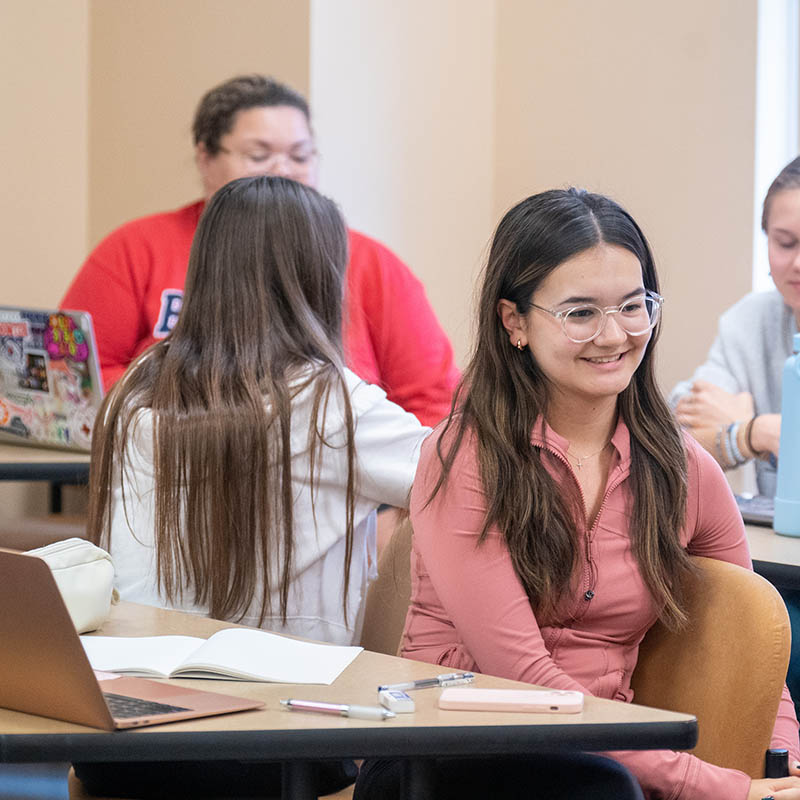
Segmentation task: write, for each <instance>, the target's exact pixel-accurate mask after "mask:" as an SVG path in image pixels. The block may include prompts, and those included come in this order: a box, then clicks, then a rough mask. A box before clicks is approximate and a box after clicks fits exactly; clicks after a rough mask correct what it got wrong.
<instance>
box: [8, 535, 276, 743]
mask: <svg viewBox="0 0 800 800" xmlns="http://www.w3.org/2000/svg"><path fill="white" fill-rule="evenodd" d="M263 705H264V704H263V703H262V702H260V701H258V700H251V699H249V698H245V697H232V696H229V695H224V694H218V693H217V692H206V691H200V690H198V689H187V688H184V687H181V686H177V685H176V684H173V683H159V682H157V681H150V680H144V679H142V678H123V677H113V678H111V679H109V680H100V681H98V679H97V677H96V676H95V674H94V672H93V670H92V667H91V666H90V664H89V661H88V659H87V658H86V653H85V652H84V650H83V647H82V646H81V640H80V637H79V636H78V634H77V632H76V630H75V626H74V625H73V624H72V620H71V619H70V616H69V612H68V611H67V608H66V606H65V605H64V601H63V600H62V598H61V594H60V592H59V591H58V587H57V586H56V582H55V579H54V578H53V573H52V572H51V571H50V567H48V566H47V564H46V563H45V562H44V561H43V560H42V559H41V558H38V557H37V556H31V555H28V554H26V553H18V552H15V551H12V550H2V549H0V707H3V708H10V709H13V710H14V711H24V712H26V713H28V714H39V715H40V716H43V717H52V718H54V719H61V720H65V721H67V722H76V723H79V724H81V725H89V726H91V727H94V728H104V729H105V730H114V729H116V728H134V727H139V726H142V725H158V724H161V723H164V722H173V721H176V720H181V719H191V718H193V717H207V716H211V715H213V714H227V713H230V712H232V711H245V710H247V709H253V708H260V707H262V706H263Z"/></svg>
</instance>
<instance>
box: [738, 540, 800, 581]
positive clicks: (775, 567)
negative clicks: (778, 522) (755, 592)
mask: <svg viewBox="0 0 800 800" xmlns="http://www.w3.org/2000/svg"><path fill="white" fill-rule="evenodd" d="M745 532H746V533H747V541H748V543H749V545H750V557H751V558H752V559H753V569H755V571H756V572H757V573H758V574H759V575H763V577H765V578H766V579H767V580H768V581H769V582H770V583H772V584H773V585H774V586H777V587H780V588H786V589H800V537H795V536H781V535H780V534H778V533H775V531H773V530H772V529H771V528H766V527H763V526H760V525H746V526H745Z"/></svg>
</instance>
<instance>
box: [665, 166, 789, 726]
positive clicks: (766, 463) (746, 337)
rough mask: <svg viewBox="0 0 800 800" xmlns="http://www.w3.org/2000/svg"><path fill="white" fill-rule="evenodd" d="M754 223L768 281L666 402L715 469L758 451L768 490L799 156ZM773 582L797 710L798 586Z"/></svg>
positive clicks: (772, 477) (734, 310)
mask: <svg viewBox="0 0 800 800" xmlns="http://www.w3.org/2000/svg"><path fill="white" fill-rule="evenodd" d="M761 227H762V228H763V230H764V232H765V233H766V234H767V247H768V253H769V266H770V275H771V276H772V280H773V282H774V283H775V289H774V290H773V291H769V292H760V293H754V294H748V295H747V296H746V297H743V298H742V299H741V300H740V301H739V302H738V303H736V304H735V305H734V306H732V307H731V308H729V309H728V310H727V311H726V312H725V313H724V314H723V315H722V316H721V317H720V320H719V331H718V333H717V338H716V339H715V340H714V344H713V345H711V350H710V351H709V353H708V358H707V359H706V362H705V363H704V364H701V365H700V366H699V367H698V368H697V369H696V370H695V373H694V375H693V376H692V379H691V380H689V381H683V382H681V383H679V384H678V385H677V386H676V387H675V388H674V389H673V390H672V393H671V394H670V404H671V405H672V406H673V407H674V408H675V414H676V416H677V418H678V422H680V424H681V425H683V427H684V428H686V429H687V430H689V432H690V433H691V434H692V435H693V436H694V437H695V438H696V439H697V440H698V441H699V442H700V444H702V445H703V447H705V449H706V450H708V451H709V453H711V455H713V456H714V458H716V459H717V461H718V462H719V463H720V465H721V466H722V468H723V469H728V468H730V467H734V466H738V465H739V464H744V463H745V462H746V461H748V460H750V459H751V458H756V459H758V460H757V462H756V476H757V480H758V491H759V492H760V493H761V494H765V495H769V496H770V497H774V495H775V483H776V467H777V457H778V445H779V443H780V431H781V416H780V411H781V377H782V370H783V364H784V362H785V361H786V359H787V357H788V356H789V355H790V354H791V353H792V337H793V336H794V334H795V333H797V328H798V323H800V157H798V158H795V159H794V160H793V161H791V162H790V163H789V164H787V165H786V166H785V167H784V168H783V169H782V170H781V172H780V173H779V175H778V177H777V178H775V180H774V181H773V182H772V185H771V186H770V187H769V190H768V191H767V196H766V198H765V199H764V210H763V212H762V215H761ZM798 413H800V409H798ZM777 588H778V591H779V592H780V593H781V596H782V597H783V600H784V602H785V603H786V608H787V610H788V611H789V619H790V621H791V626H792V651H791V655H790V659H789V672H788V674H787V676H786V685H787V686H788V687H789V691H790V693H791V695H792V698H793V699H794V701H795V709H796V710H797V711H798V712H800V592H799V591H797V590H795V589H791V588H786V587H782V586H778V587H777Z"/></svg>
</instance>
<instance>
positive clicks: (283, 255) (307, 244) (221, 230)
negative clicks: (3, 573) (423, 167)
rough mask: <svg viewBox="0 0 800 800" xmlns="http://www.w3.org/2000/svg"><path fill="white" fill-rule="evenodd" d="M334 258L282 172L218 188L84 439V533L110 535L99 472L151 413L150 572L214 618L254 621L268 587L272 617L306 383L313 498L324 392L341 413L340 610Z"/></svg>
mask: <svg viewBox="0 0 800 800" xmlns="http://www.w3.org/2000/svg"><path fill="white" fill-rule="evenodd" d="M346 264H347V234H346V230H345V227H344V222H343V220H342V218H341V215H340V214H339V211H338V210H337V208H336V206H335V205H334V203H333V202H332V201H330V200H328V199H326V198H324V197H322V196H321V195H320V194H318V193H317V192H316V191H314V190H313V189H310V188H308V187H307V186H303V185H301V184H299V183H295V182H294V181H289V180H285V179H283V178H275V177H267V176H260V177H256V178H242V179H240V180H236V181H233V182H232V183H229V184H227V185H226V186H224V187H223V188H222V189H220V190H219V191H218V192H217V193H216V194H215V195H214V196H213V197H212V198H211V200H210V201H209V203H208V205H207V207H206V208H205V211H204V212H203V215H202V217H201V219H200V223H199V225H198V228H197V232H196V234H195V237H194V241H193V243H192V250H191V255H190V258H189V269H188V273H187V278H186V289H185V294H184V298H183V307H182V309H181V313H180V316H179V318H178V322H177V324H176V325H175V328H174V330H173V331H172V333H171V334H170V335H169V336H168V337H167V338H166V339H164V340H163V341H161V342H158V343H157V344H154V345H153V346H152V347H150V348H149V349H148V350H146V351H145V352H144V353H143V354H142V355H141V356H140V357H139V358H137V359H136V360H135V361H134V362H133V363H132V364H131V366H130V367H129V369H128V371H127V372H126V373H125V375H124V376H123V377H122V378H121V379H120V381H119V382H118V383H117V384H116V385H115V386H114V388H113V389H112V390H111V392H110V393H109V394H108V396H107V397H106V399H105V401H104V403H103V405H102V407H101V409H100V411H99V413H98V416H97V421H96V423H95V430H94V434H93V437H92V466H91V476H90V484H91V495H90V496H91V499H90V506H89V533H90V537H91V539H92V540H93V541H95V542H100V543H103V544H106V545H108V543H109V542H110V535H111V508H110V504H111V498H112V482H113V479H114V474H115V473H114V470H115V469H124V468H125V462H124V457H125V451H126V445H128V443H129V441H130V439H131V437H132V436H134V435H135V428H136V424H137V421H138V419H139V417H140V416H141V414H142V411H143V410H145V409H147V410H151V411H152V418H153V436H152V447H153V468H154V481H155V497H154V507H155V512H154V513H155V517H154V520H155V553H156V569H157V579H158V585H159V587H160V589H161V590H162V591H163V593H164V594H165V596H166V597H167V599H168V600H169V601H170V602H174V601H175V599H176V598H177V597H179V596H181V595H182V594H183V593H184V592H185V591H187V590H188V591H191V592H193V596H194V600H195V602H196V603H198V604H200V605H205V606H207V607H208V609H209V612H210V613H211V615H212V616H214V617H217V618H220V619H231V618H241V617H242V616H243V615H244V614H245V613H246V612H247V610H248V608H249V607H250V606H251V604H256V605H260V620H261V621H262V622H263V620H264V618H265V617H266V616H267V615H268V614H270V613H272V608H271V600H270V594H271V592H272V591H278V593H279V596H280V614H281V616H282V618H283V620H284V622H285V619H286V607H287V598H288V592H289V582H290V578H291V574H292V556H293V544H294V536H293V532H294V523H293V513H292V503H293V496H292V486H291V478H292V474H291V456H292V453H291V450H290V430H291V421H292V397H293V395H294V394H295V393H297V392H299V391H301V390H303V389H306V388H308V387H311V390H312V391H313V395H312V397H313V402H312V414H311V422H310V425H309V430H308V450H309V453H310V458H311V475H310V476H309V480H310V481H311V487H312V501H313V496H314V490H315V484H314V475H315V464H316V465H317V466H318V465H319V455H320V448H321V447H323V446H324V443H325V414H326V407H327V404H328V402H329V401H330V400H331V399H332V397H334V396H335V395H337V394H338V395H340V397H341V404H342V407H343V409H344V420H345V429H346V437H347V456H348V459H347V460H348V474H347V494H346V497H347V500H346V540H345V550H346V558H345V564H344V576H345V588H344V597H343V598H342V602H343V604H344V602H345V598H346V596H347V587H348V583H349V577H350V561H351V555H352V546H353V515H354V503H355V501H354V496H355V477H354V476H355V453H354V446H353V424H354V423H353V415H352V409H351V406H350V397H349V393H348V390H347V385H346V382H345V376H344V362H343V357H342V345H341V328H342V293H343V286H344V273H345V267H346ZM124 485H125V484H124V482H123V488H124ZM123 502H124V495H123ZM134 533H135V532H134ZM259 587H260V594H259Z"/></svg>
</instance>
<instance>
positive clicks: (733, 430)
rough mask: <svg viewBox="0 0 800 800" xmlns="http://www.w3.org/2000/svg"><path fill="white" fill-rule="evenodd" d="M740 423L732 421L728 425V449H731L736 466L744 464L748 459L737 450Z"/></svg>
mask: <svg viewBox="0 0 800 800" xmlns="http://www.w3.org/2000/svg"><path fill="white" fill-rule="evenodd" d="M741 424H742V423H741V422H732V423H731V424H730V425H728V449H729V450H730V451H731V454H732V455H733V460H734V461H735V462H736V466H737V467H739V466H741V465H742V464H746V463H747V461H748V459H746V458H745V457H744V456H743V455H742V453H741V451H740V450H739V445H738V442H737V437H738V435H739V428H740V426H741Z"/></svg>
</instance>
